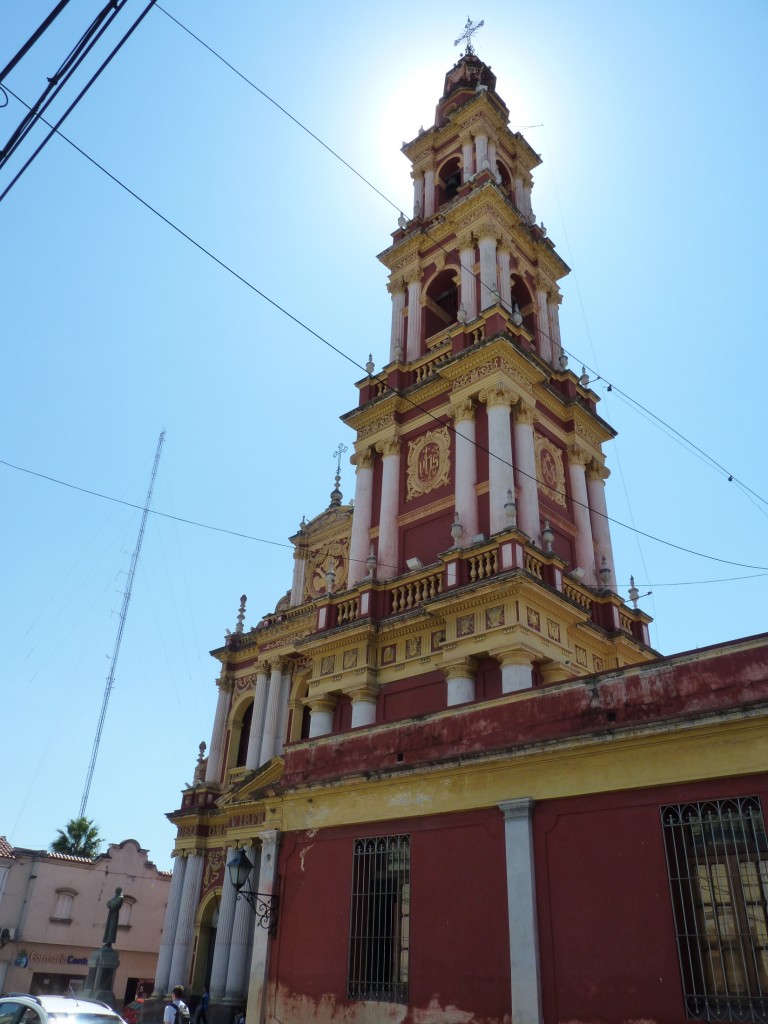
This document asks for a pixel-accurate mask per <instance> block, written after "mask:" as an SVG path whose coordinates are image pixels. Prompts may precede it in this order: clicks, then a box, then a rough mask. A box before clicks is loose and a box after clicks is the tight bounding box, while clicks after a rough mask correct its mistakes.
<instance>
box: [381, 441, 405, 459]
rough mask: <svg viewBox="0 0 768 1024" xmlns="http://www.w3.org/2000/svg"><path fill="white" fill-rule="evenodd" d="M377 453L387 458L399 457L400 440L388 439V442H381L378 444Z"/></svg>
mask: <svg viewBox="0 0 768 1024" xmlns="http://www.w3.org/2000/svg"><path fill="white" fill-rule="evenodd" d="M376 451H377V452H380V453H381V455H383V456H384V457H385V458H386V456H387V455H397V454H399V452H400V438H399V437H388V438H387V439H386V441H379V442H377V444H376Z"/></svg>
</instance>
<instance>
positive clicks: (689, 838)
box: [661, 797, 768, 1022]
mask: <svg viewBox="0 0 768 1024" xmlns="http://www.w3.org/2000/svg"><path fill="white" fill-rule="evenodd" d="M661 822H662V829H663V832H664V840H665V846H666V853H667V867H668V869H669V884H670V892H671V895H672V909H673V913H674V921H675V932H676V936H677V947H678V952H679V955H680V970H681V973H682V978H683V991H684V994H685V1005H686V1011H687V1014H688V1019H689V1020H704V1021H748V1022H755V1021H760V1022H768V916H766V898H767V897H768V840H766V833H765V825H764V822H763V815H762V811H761V808H760V801H759V799H758V797H739V798H737V799H731V800H708V801H706V802H704V803H688V804H674V805H671V806H667V807H662V808H661Z"/></svg>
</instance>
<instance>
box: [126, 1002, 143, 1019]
mask: <svg viewBox="0 0 768 1024" xmlns="http://www.w3.org/2000/svg"><path fill="white" fill-rule="evenodd" d="M143 1005H144V1000H143V999H134V1000H133V1002H132V1003H126V1004H125V1006H124V1007H123V1012H122V1016H123V1020H124V1021H125V1024H139V1013H140V1012H141V1008H142V1006H143Z"/></svg>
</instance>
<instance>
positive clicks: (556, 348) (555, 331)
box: [547, 293, 563, 366]
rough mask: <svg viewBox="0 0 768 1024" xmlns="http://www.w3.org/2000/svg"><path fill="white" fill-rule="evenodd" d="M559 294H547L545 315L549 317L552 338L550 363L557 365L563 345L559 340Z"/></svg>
mask: <svg viewBox="0 0 768 1024" xmlns="http://www.w3.org/2000/svg"><path fill="white" fill-rule="evenodd" d="M559 303H560V296H559V295H556V294H551V293H550V295H549V297H548V299H547V316H548V318H549V336H550V338H551V339H552V365H553V366H557V365H558V360H559V359H560V353H561V352H562V351H563V345H562V342H561V340H560V309H559Z"/></svg>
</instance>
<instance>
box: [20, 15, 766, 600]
mask: <svg viewBox="0 0 768 1024" xmlns="http://www.w3.org/2000/svg"><path fill="white" fill-rule="evenodd" d="M153 2H154V0H153ZM8 91H9V92H10V93H11V95H12V96H13V97H14V98H15V99H16V100H18V101H19V102H20V103H23V104H24V105H25V106H26V105H27V104H26V103H24V101H23V100H22V99H21V98H20V97H19V96H17V95H16V93H14V92H13V91H12V90H11V89H9V90H8ZM46 123H47V122H46ZM53 132H55V133H56V134H58V135H59V136H60V138H62V139H63V140H64V141H65V142H67V143H68V144H69V145H70V146H71V147H72V148H73V149H75V150H76V151H77V152H78V153H80V154H81V155H82V156H84V157H85V158H86V160H88V161H89V162H90V163H92V164H93V165H94V167H97V168H98V169H99V170H100V171H102V172H103V173H104V174H106V175H107V177H109V178H110V179H111V180H112V181H114V182H115V184H116V185H119V186H120V188H122V189H123V190H124V191H125V192H127V193H128V194H129V195H131V196H133V198H134V199H136V200H138V202H140V203H141V204H142V206H144V207H146V208H147V209H148V210H149V211H150V212H151V213H154V214H155V216H157V217H159V218H160V220H162V221H163V222H164V223H165V224H167V225H168V226H169V227H170V228H172V229H173V230H174V231H175V232H177V234H179V235H181V236H182V237H183V238H185V239H186V240H187V241H188V242H190V243H191V244H192V245H194V246H195V248H197V249H199V250H200V251H201V252H202V253H204V254H205V255H206V256H208V257H209V258H210V259H212V260H213V261H214V262H215V263H217V264H218V265H219V266H220V267H222V269H224V270H226V271H227V273H229V274H231V275H232V276H233V277H235V278H236V279H237V280H238V281H240V282H241V283H242V284H244V285H245V286H246V287H247V288H249V289H250V290H251V291H252V292H254V293H255V294H257V295H259V296H260V297H261V298H263V299H264V300H265V301H266V302H268V303H269V304H270V305H271V306H273V307H274V308H275V309H277V310H279V311H280V312H281V313H283V314H284V316H286V317H287V318H288V319H289V320H292V321H293V322H294V323H295V324H297V325H298V326H299V327H301V328H302V329H303V330H305V331H307V332H308V333H309V334H311V335H312V336H313V337H314V338H316V339H317V340H318V341H320V342H321V343H322V344H323V345H325V346H326V347H327V348H329V349H331V350H332V351H334V352H336V353H337V355H339V356H341V357H342V358H343V359H345V360H346V361H347V362H348V363H350V364H351V365H352V366H355V367H357V368H358V369H359V370H361V371H362V372H363V373H364V374H367V375H369V376H370V377H371V379H372V380H375V381H377V382H378V383H380V384H382V385H384V386H385V387H387V388H388V389H389V390H390V391H391V392H392V393H393V394H394V395H395V396H397V397H398V398H401V399H402V400H403V401H406V402H408V404H409V405H410V406H411V407H412V408H414V409H417V410H419V411H420V412H422V413H424V414H425V415H427V416H429V418H430V419H432V420H433V421H434V422H435V423H438V424H439V425H440V426H445V427H447V429H448V430H449V431H450V432H451V433H453V434H454V435H455V434H456V430H455V427H454V426H453V424H452V423H451V421H450V419H448V418H445V419H443V418H441V417H439V416H436V415H435V414H434V413H433V412H432V411H431V410H430V409H427V408H426V407H425V406H423V405H421V404H420V403H419V402H416V401H414V400H413V399H412V398H411V397H410V396H409V395H408V394H407V392H405V391H401V390H400V389H398V388H395V387H392V385H390V384H389V383H388V382H387V380H386V378H384V377H380V376H375V377H374V376H373V375H372V374H368V370H367V369H366V368H365V367H364V366H363V365H362V364H361V363H358V362H357V360H356V359H353V358H352V356H350V355H348V354H347V353H346V352H344V351H343V349H341V348H339V347H338V346H337V345H334V344H333V343H332V342H330V341H328V339H327V338H324V337H323V336H322V335H321V334H319V333H318V332H317V331H315V330H314V329H313V328H311V327H309V326H308V325H307V324H305V323H304V321H302V320H300V319H299V318H298V317H297V316H294V314H293V313H290V312H289V311H288V310H287V309H285V307H283V306H281V305H280V304H279V303H278V302H276V301H275V300H274V299H272V298H270V296H268V295H267V294H266V293H265V292H263V291H262V290H261V289H260V288H257V287H256V285H254V284H253V283H252V282H251V281H249V280H248V279H247V278H245V277H243V276H242V274H240V273H238V272H237V271H236V270H234V269H233V268H232V267H231V266H230V265H229V264H228V263H225V262H224V260H222V259H220V258H219V257H218V256H216V255H214V254H213V253H212V252H211V251H210V250H209V249H206V248H205V246H203V245H202V244H201V243H200V242H198V241H196V240H195V239H194V238H193V237H192V236H191V235H189V234H188V233H187V232H186V231H184V230H183V229H182V228H180V227H179V226H178V225H177V224H175V223H174V222H173V221H172V220H170V219H169V218H168V217H166V216H165V215H164V214H162V213H160V211H159V210H158V209H156V207H154V206H152V205H151V204H150V203H148V202H147V201H146V200H145V199H143V198H142V197H141V196H140V195H139V194H138V193H137V192H134V191H133V189H131V188H130V187H129V186H128V185H126V184H125V183H124V182H123V181H121V180H120V178H118V177H117V176H116V175H114V174H113V173H112V172H111V171H108V170H107V169H106V168H105V167H104V166H103V165H102V164H100V163H99V162H98V161H97V160H95V159H94V158H93V157H92V156H90V155H89V154H88V153H86V152H85V150H84V149H82V148H81V147H80V146H78V145H77V144H76V143H75V142H73V141H72V140H71V139H70V138H69V137H68V136H66V135H64V133H63V132H61V131H60V130H59V129H58V128H54V129H53ZM0 198H2V197H1V196H0ZM473 444H474V446H475V447H476V448H477V449H478V450H479V451H482V452H484V453H485V454H487V455H488V456H489V457H490V458H495V459H496V460H498V461H499V462H501V463H502V464H503V465H506V466H509V467H510V468H514V467H513V466H512V463H511V462H508V461H507V460H506V459H504V458H503V457H502V456H500V455H498V454H496V453H495V452H492V451H490V449H488V448H486V447H484V446H483V445H481V444H479V443H478V442H476V441H475V442H473ZM0 463H2V464H4V465H10V463H7V462H4V460H0ZM12 468H14V469H18V468H21V467H17V466H13V467H12ZM517 472H518V473H520V474H521V475H522V476H525V477H527V478H529V479H531V480H534V481H536V482H537V483H538V482H539V481H538V478H537V477H536V476H535V475H532V474H530V473H527V472H526V471H525V470H523V469H521V468H520V467H518V469H517ZM36 475H40V476H42V475H43V474H36ZM56 482H57V483H58V482H60V481H56ZM550 489H551V490H553V491H555V492H556V493H558V494H561V495H563V496H564V497H568V495H567V494H566V493H565V492H564V491H560V490H558V489H557V488H550ZM99 497H107V496H106V495H99ZM571 501H572V502H574V503H575V504H578V505H580V506H582V507H584V508H588V506H587V505H584V503H583V502H579V501H578V500H577V499H576V498H574V497H573V496H571ZM126 504H127V503H126ZM591 511H593V512H594V513H595V514H596V515H600V516H602V517H603V518H605V519H606V520H607V521H608V522H610V523H614V524H615V525H617V526H621V527H622V528H623V529H625V530H629V531H630V532H633V533H636V534H638V535H639V536H642V537H647V538H648V539H649V540H653V541H655V542H656V543H658V544H663V545H664V546H666V547H670V548H673V549H674V550H676V551H682V552H684V553H686V554H690V555H694V556H696V557H698V558H704V559H707V560H709V561H712V562H719V563H722V564H724V565H733V566H736V567H737V568H741V569H766V570H768V566H763V565H752V564H750V563H745V562H736V561H733V560H732V559H728V558H720V557H718V556H717V555H709V554H706V553H705V552H701V551H695V550H694V549H692V548H687V547H685V546H684V545H682V544H676V543H675V542H674V541H670V540H665V539H664V538H662V537H658V536H656V535H655V534H652V533H648V532H647V531H645V530H640V529H639V528H637V527H633V526H631V525H630V524H628V523H625V522H623V521H622V520H621V519H615V518H614V517H613V516H609V515H605V514H604V513H602V512H599V511H598V510H595V509H593V510H591ZM169 518H173V517H169ZM180 521H183V520H180ZM194 525H200V526H203V525H205V524H199V523H196V524H194ZM224 532H234V531H224ZM243 536H245V535H243ZM248 539H251V540H253V539H257V538H252V537H249V538H248ZM266 543H271V544H276V543H277V542H276V541H268V542H266ZM281 546H287V545H281ZM614 582H615V581H614Z"/></svg>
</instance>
